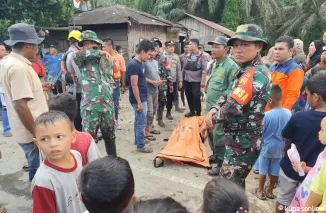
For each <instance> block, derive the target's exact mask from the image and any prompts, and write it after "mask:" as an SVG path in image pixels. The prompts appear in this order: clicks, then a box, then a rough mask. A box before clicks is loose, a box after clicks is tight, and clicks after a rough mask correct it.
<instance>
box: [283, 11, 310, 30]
mask: <svg viewBox="0 0 326 213" xmlns="http://www.w3.org/2000/svg"><path fill="white" fill-rule="evenodd" d="M306 18H307V14H303V15H302V16H301V17H298V18H297V17H294V18H292V19H290V20H289V21H287V22H285V23H284V25H283V26H282V27H281V28H280V29H279V31H280V32H282V31H283V35H292V34H293V33H294V32H295V31H297V30H298V29H300V26H301V24H302V22H303V21H304V20H305V19H306Z"/></svg>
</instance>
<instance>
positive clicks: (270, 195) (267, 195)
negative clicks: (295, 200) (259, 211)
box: [265, 193, 276, 200]
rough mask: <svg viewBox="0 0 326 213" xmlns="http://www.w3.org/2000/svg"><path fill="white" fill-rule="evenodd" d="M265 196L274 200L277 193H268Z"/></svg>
mask: <svg viewBox="0 0 326 213" xmlns="http://www.w3.org/2000/svg"><path fill="white" fill-rule="evenodd" d="M265 196H266V197H267V198H268V199H271V200H274V199H275V198H276V196H275V195H273V194H268V193H266V194H265Z"/></svg>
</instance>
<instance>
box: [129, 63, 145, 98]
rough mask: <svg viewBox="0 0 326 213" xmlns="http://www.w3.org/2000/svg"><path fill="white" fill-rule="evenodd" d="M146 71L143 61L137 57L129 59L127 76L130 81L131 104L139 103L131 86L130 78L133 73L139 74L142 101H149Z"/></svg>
mask: <svg viewBox="0 0 326 213" xmlns="http://www.w3.org/2000/svg"><path fill="white" fill-rule="evenodd" d="M144 72H145V68H144V65H143V63H141V62H139V61H137V60H136V59H135V58H134V59H131V60H130V61H129V63H128V66H127V77H128V83H129V101H130V103H131V104H137V101H136V98H135V96H134V93H133V91H132V86H131V80H130V78H131V76H132V75H138V89H139V97H140V101H141V102H142V103H143V102H147V82H146V77H145V74H144Z"/></svg>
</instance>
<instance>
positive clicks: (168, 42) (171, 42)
mask: <svg viewBox="0 0 326 213" xmlns="http://www.w3.org/2000/svg"><path fill="white" fill-rule="evenodd" d="M169 45H175V42H174V41H173V40H170V41H167V42H165V46H166V47H167V46H169Z"/></svg>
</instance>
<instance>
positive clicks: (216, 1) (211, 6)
mask: <svg viewBox="0 0 326 213" xmlns="http://www.w3.org/2000/svg"><path fill="white" fill-rule="evenodd" d="M220 4H221V1H220V0H208V10H209V14H210V15H214V13H216V12H217V8H218V7H219V6H220Z"/></svg>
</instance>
